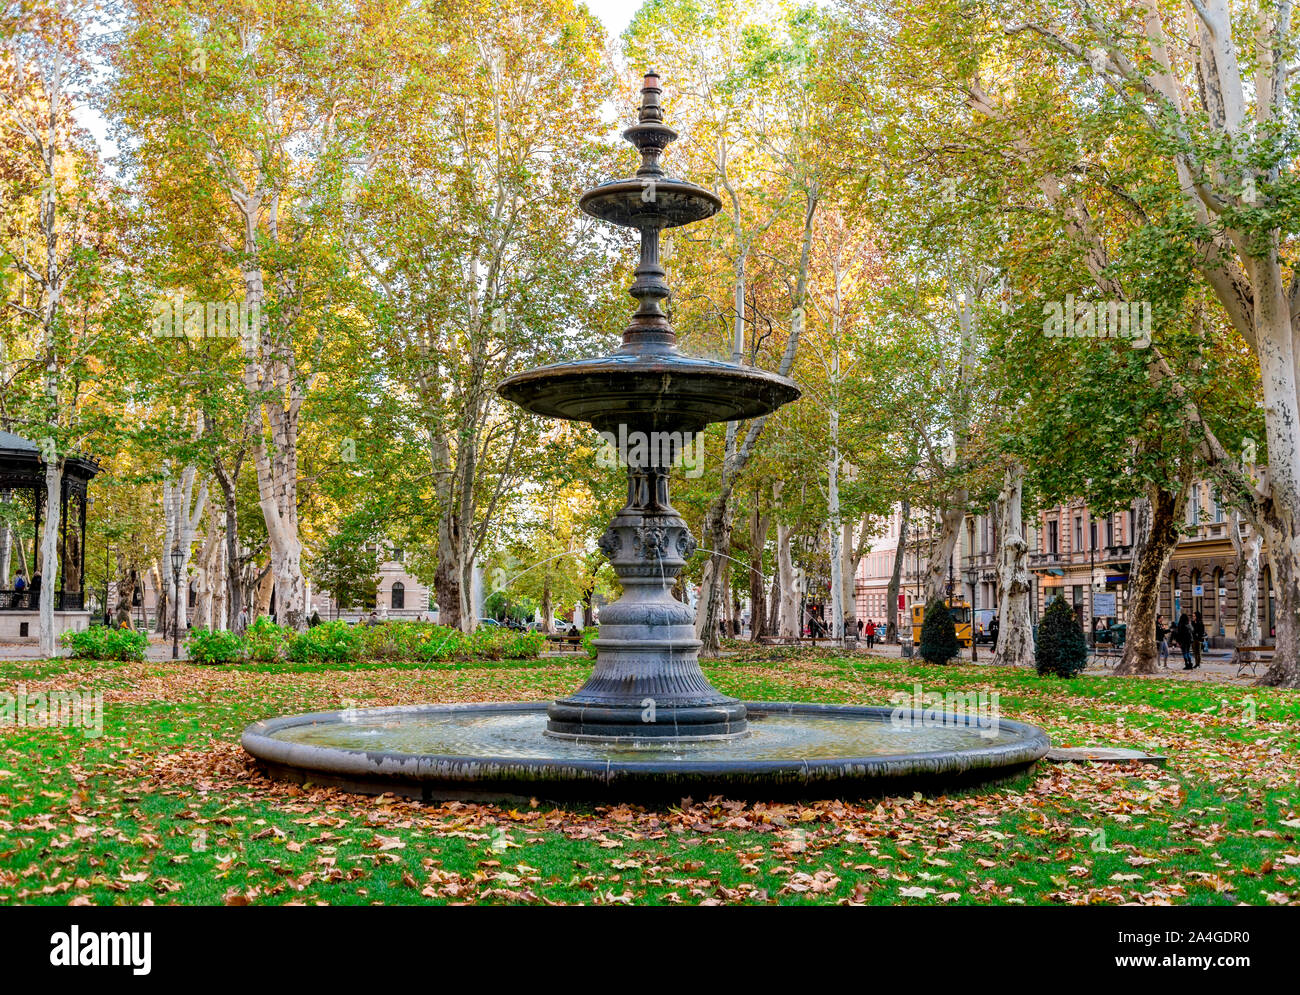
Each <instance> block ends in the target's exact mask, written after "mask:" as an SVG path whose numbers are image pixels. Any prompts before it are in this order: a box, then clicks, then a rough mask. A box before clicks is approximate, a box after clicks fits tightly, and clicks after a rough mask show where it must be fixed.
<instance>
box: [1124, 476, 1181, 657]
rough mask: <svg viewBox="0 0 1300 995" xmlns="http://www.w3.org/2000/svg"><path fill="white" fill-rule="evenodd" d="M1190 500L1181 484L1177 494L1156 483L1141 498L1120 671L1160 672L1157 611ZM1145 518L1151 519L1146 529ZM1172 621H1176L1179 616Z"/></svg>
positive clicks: (1130, 572) (1135, 516)
mask: <svg viewBox="0 0 1300 995" xmlns="http://www.w3.org/2000/svg"><path fill="white" fill-rule="evenodd" d="M1186 504H1187V487H1186V486H1183V487H1180V488H1179V491H1178V494H1177V495H1175V494H1174V493H1172V492H1171V491H1167V490H1165V489H1164V488H1162V487H1159V486H1155V485H1152V486H1151V488H1150V489H1149V497H1148V498H1147V499H1146V500H1145V501H1140V502H1139V508H1138V509H1137V513H1136V514H1135V515H1134V519H1135V520H1136V521H1137V526H1138V527H1137V535H1136V536H1134V543H1133V566H1132V567H1131V568H1130V569H1129V596H1128V605H1127V612H1126V614H1127V638H1126V640H1125V643H1124V657H1123V659H1122V660H1120V662H1119V665H1118V666H1116V668H1115V673H1116V674H1154V673H1157V663H1158V660H1159V656H1158V649H1159V648H1158V647H1157V646H1156V615H1157V614H1159V610H1160V585H1161V584H1162V583H1163V582H1164V579H1165V574H1166V572H1167V571H1168V569H1169V560H1170V558H1171V557H1172V556H1173V555H1174V549H1175V548H1176V547H1177V546H1178V519H1179V517H1180V515H1181V514H1182V511H1183V509H1184V508H1185V507H1186ZM1143 506H1145V507H1143ZM1144 521H1145V522H1146V523H1148V524H1147V527H1146V528H1145V529H1144V528H1143V523H1144ZM1169 621H1170V624H1171V625H1172V624H1174V623H1175V622H1176V621H1177V619H1170V620H1169Z"/></svg>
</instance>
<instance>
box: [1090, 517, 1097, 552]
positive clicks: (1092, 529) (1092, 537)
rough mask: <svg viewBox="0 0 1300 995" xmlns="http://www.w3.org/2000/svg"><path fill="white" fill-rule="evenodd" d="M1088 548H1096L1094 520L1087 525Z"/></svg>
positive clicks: (1095, 524) (1095, 525) (1095, 523)
mask: <svg viewBox="0 0 1300 995" xmlns="http://www.w3.org/2000/svg"><path fill="white" fill-rule="evenodd" d="M1088 548H1089V549H1096V548H1097V522H1096V520H1093V521H1090V522H1089V523H1088Z"/></svg>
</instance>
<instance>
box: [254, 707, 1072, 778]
mask: <svg viewBox="0 0 1300 995" xmlns="http://www.w3.org/2000/svg"><path fill="white" fill-rule="evenodd" d="M548 704H549V702H533V701H530V702H457V703H449V704H423V705H392V706H383V707H379V708H368V709H361V710H358V711H356V712H353V713H351V714H352V715H353V717H354V720H363V721H364V720H365V719H367V718H378V719H382V718H390V717H391V718H401V717H420V716H425V715H435V716H436V715H440V714H447V715H453V714H466V713H469V714H473V713H475V712H478V713H482V714H485V715H486V714H498V713H512V712H528V711H537V712H538V713H540V714H542V715H545V712H546V708H547V705H548ZM745 707H746V710H747V711H748V712H749V714H750V715H752V716H753V717H755V718H761V717H763V716H764V715H770V714H785V715H801V714H802V715H808V716H810V717H825V716H838V717H843V718H846V719H854V718H857V719H867V720H875V721H881V720H884V721H887V720H888V719H889V717H890V716H891V715H893V714H894V712H895V711H896V709H894V708H890V707H883V706H876V705H834V704H824V703H814V702H762V701H758V702H745ZM904 714H908V715H912V716H913V717H915V718H920V715H921V713H920V712H915V711H913V710H912V709H906V710H904ZM343 716H344V713H343V712H341V711H333V712H308V713H302V714H298V715H283V716H278V717H276V718H271V719H263V720H261V721H258V722H254V723H252V724H250V725H249V726H248V727H246V728H245V729H244V731H243V735H242V737H241V745H242V746H243V748H244V750H245V751H246V752H247V753H249V754H250V755H251V756H253V757H254V758H256V759H257V760H259V761H263V762H266V763H269V764H272V765H277V766H283V767H286V768H292V769H295V770H298V771H302V772H306V773H314V772H319V773H323V774H327V775H328V774H338V775H344V776H358V775H359V776H363V777H364V776H371V777H374V778H376V779H393V780H399V781H405V782H422V781H438V782H445V781H448V780H453V781H460V782H463V783H464V785H465V786H470V787H472V786H473V785H475V784H482V785H483V786H484V787H487V786H488V785H489V784H490V783H491V781H492V780H494V779H495V772H500V773H502V774H505V773H506V772H510V771H516V772H518V771H530V772H537V773H553V774H554V775H555V779H556V781H557V782H566V781H571V780H573V779H574V776H575V775H577V776H579V777H580V776H581V775H583V774H586V775H588V776H589V775H591V774H603V775H605V776H611V775H616V774H619V773H625V774H629V775H637V774H667V773H678V774H681V775H682V777H683V779H684V780H686V781H692V780H698V779H699V778H701V777H710V776H724V777H725V776H726V775H728V774H736V775H763V774H770V775H782V774H784V775H790V774H803V775H804V776H814V777H815V776H817V775H819V774H820V775H836V776H851V777H852V778H853V779H854V780H860V781H862V782H864V783H865V782H871V781H877V780H886V781H889V780H894V779H897V778H902V777H908V776H911V777H925V778H927V779H928V778H941V777H942V776H943V775H950V774H960V773H971V772H980V771H987V772H989V775H990V777H992V776H996V774H997V772H998V771H999V770H1000V769H1002V768H1018V767H1025V766H1028V765H1029V764H1031V763H1033V762H1034V761H1036V760H1039V759H1041V758H1042V757H1043V755H1044V754H1046V753H1047V751H1048V750H1049V749H1050V748H1051V741H1050V739H1049V738H1048V736H1047V734H1046V733H1045V732H1043V730H1041V729H1039V728H1038V727H1037V726H1034V725H1030V724H1028V723H1023V722H1016V721H1013V720H1010V719H1001V718H999V720H998V728H999V730H1000V731H1002V732H1007V733H1011V734H1013V735H1014V736H1015V737H1016V738H1015V739H1013V740H1011V741H1010V742H1004V743H1000V744H994V745H988V746H975V747H967V748H962V749H956V750H953V749H946V750H931V751H919V752H911V753H889V754H873V755H868V756H847V755H846V756H843V757H814V758H809V759H799V758H791V759H787V760H704V761H689V760H676V759H672V758H670V757H665V758H664V759H662V760H607V759H599V758H592V759H590V760H579V759H569V758H562V757H501V756H490V755H472V754H438V753H406V752H400V751H393V750H358V749H353V748H347V747H325V746H314V745H309V744H305V743H295V742H291V741H288V740H282V739H276V738H274V735H273V734H274V733H276V732H278V731H280V730H283V729H288V728H293V727H295V726H301V725H316V724H327V723H328V724H333V723H343V722H344V721H345V720H344V718H343ZM963 719H964V724H966V725H972V724H973V723H971V722H970V721H969V717H963ZM655 745H657V746H662V745H664V744H663V742H662V741H659V742H656V743H655ZM690 747H691V744H689V743H684V744H683V749H685V750H689V749H690ZM412 764H414V766H412ZM431 765H432V766H433V767H435V768H436V771H435V770H430V766H431ZM566 772H568V773H567V774H566ZM540 783H544V782H539V785H540ZM749 786H750V787H752V784H751V785H749Z"/></svg>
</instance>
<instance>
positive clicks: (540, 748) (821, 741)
mask: <svg viewBox="0 0 1300 995" xmlns="http://www.w3.org/2000/svg"><path fill="white" fill-rule="evenodd" d="M546 707H547V706H546V704H545V703H538V702H517V703H516V702H512V703H489V704H464V705H414V706H401V707H393V708H374V709H365V710H361V711H356V710H349V711H345V712H318V713H315V714H309V715H289V716H282V717H280V718H275V719H268V720H266V721H263V722H255V723H253V724H252V725H250V726H249V727H248V728H247V729H245V730H244V734H243V739H242V742H243V747H244V749H245V750H246V751H247V752H248V753H249V754H251V755H252V756H253V757H254V758H255V759H256V760H257V761H258V762H259V763H260V764H261V765H262V766H263V768H264V769H265V770H266V771H267V772H268V773H269V774H270V775H271V776H272V777H275V778H277V779H280V780H288V781H295V782H298V783H311V784H321V785H329V786H334V787H340V788H344V789H346V790H349V791H356V792H361V793H364V794H380V793H384V792H392V793H394V794H398V795H403V796H406V797H411V798H419V799H423V800H425V801H446V800H471V801H494V800H511V801H515V800H521V799H529V798H537V799H545V800H552V801H641V802H652V801H677V800H679V799H681V798H683V797H686V796H690V797H693V798H705V797H709V796H711V795H726V796H728V797H730V798H739V799H751V800H768V799H778V798H808V799H812V798H865V797H871V796H876V795H885V794H900V793H910V792H913V791H918V790H919V791H926V792H930V793H934V792H937V791H943V790H948V789H950V788H960V787H967V786H970V785H975V784H980V783H988V782H994V781H999V780H1004V779H1006V778H1008V777H1011V776H1013V775H1015V774H1017V773H1020V772H1021V771H1023V770H1025V769H1026V768H1028V767H1029V766H1030V765H1031V764H1033V763H1034V762H1035V761H1036V760H1038V759H1039V758H1040V757H1042V756H1043V755H1044V754H1045V753H1046V752H1047V750H1048V749H1049V747H1050V746H1051V743H1050V741H1049V740H1048V738H1047V735H1046V734H1045V733H1044V732H1043V731H1042V730H1041V729H1039V728H1037V727H1036V726H1032V725H1027V724H1024V723H1020V722H1010V721H1006V720H1000V719H997V718H992V719H991V720H982V719H981V718H980V717H979V716H973V715H951V714H948V715H937V714H936V713H934V712H925V713H922V712H919V711H916V712H913V711H912V710H910V709H890V708H879V707H869V706H858V705H820V704H806V703H800V702H747V703H746V705H745V708H746V711H747V713H748V717H749V735H748V736H745V737H743V738H740V739H722V740H716V741H703V742H691V743H680V742H675V741H674V740H671V739H663V738H657V739H647V740H635V739H634V740H624V741H620V742H617V743H613V742H611V743H604V744H602V743H592V742H585V741H572V740H566V739H557V738H555V737H547V736H544V735H543V730H544V729H545V728H546V719H547V717H546Z"/></svg>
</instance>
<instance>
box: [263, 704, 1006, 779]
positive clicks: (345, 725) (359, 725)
mask: <svg viewBox="0 0 1300 995" xmlns="http://www.w3.org/2000/svg"><path fill="white" fill-rule="evenodd" d="M750 718H751V720H750V726H749V728H750V733H749V735H748V736H745V737H744V738H741V739H733V740H724V741H714V742H697V743H691V744H690V745H689V748H687V747H685V746H683V745H676V746H674V744H673V743H672V741H671V740H668V741H666V742H654V741H644V742H634V743H618V744H609V745H605V744H593V743H580V742H572V741H569V740H564V739H555V738H553V737H548V736H543V735H542V732H543V730H544V729H545V728H546V713H545V711H544V710H543V709H542V708H540V707H539V708H538V710H537V711H529V712H518V711H515V712H487V713H483V712H477V713H466V714H455V713H451V714H441V715H437V714H434V715H419V714H410V713H407V714H404V715H400V716H399V715H392V716H390V717H379V716H366V715H361V716H358V717H357V718H356V719H355V720H352V721H347V720H344V721H332V722H319V723H309V724H303V725H294V726H289V727H286V728H283V729H278V730H276V731H275V732H273V733H271V737H272V738H273V739H278V740H284V741H286V742H290V743H301V744H305V745H308V746H319V747H330V748H334V749H342V750H362V751H366V752H379V751H382V752H392V753H411V754H425V755H436V756H451V757H462V756H463V757H474V758H477V759H483V758H486V757H494V758H501V759H512V760H534V759H535V760H557V761H566V760H585V761H591V760H598V761H599V760H612V761H620V762H624V763H627V762H636V761H639V760H645V761H653V762H663V761H674V762H680V763H683V764H687V765H689V764H692V763H696V764H699V763H718V762H725V761H737V760H739V761H746V760H748V761H791V760H817V759H830V758H843V757H877V756H889V755H897V754H908V753H930V752H948V751H954V750H963V749H975V748H988V747H996V746H999V745H1002V744H1004V743H1010V742H1014V741H1015V740H1016V739H1017V738H1018V737H1017V736H1014V735H1011V734H1009V733H1007V732H1005V731H999V730H998V729H996V728H995V727H988V728H979V727H976V726H973V725H921V724H919V723H918V724H917V725H916V726H909V725H907V724H906V723H901V724H897V725H896V724H894V723H891V722H890V721H889V719H888V717H886V718H884V719H883V720H881V719H879V718H872V717H864V716H844V717H839V716H829V715H828V716H820V715H806V714H805V715H786V714H777V713H772V714H763V713H757V714H754V713H751V717H750Z"/></svg>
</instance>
